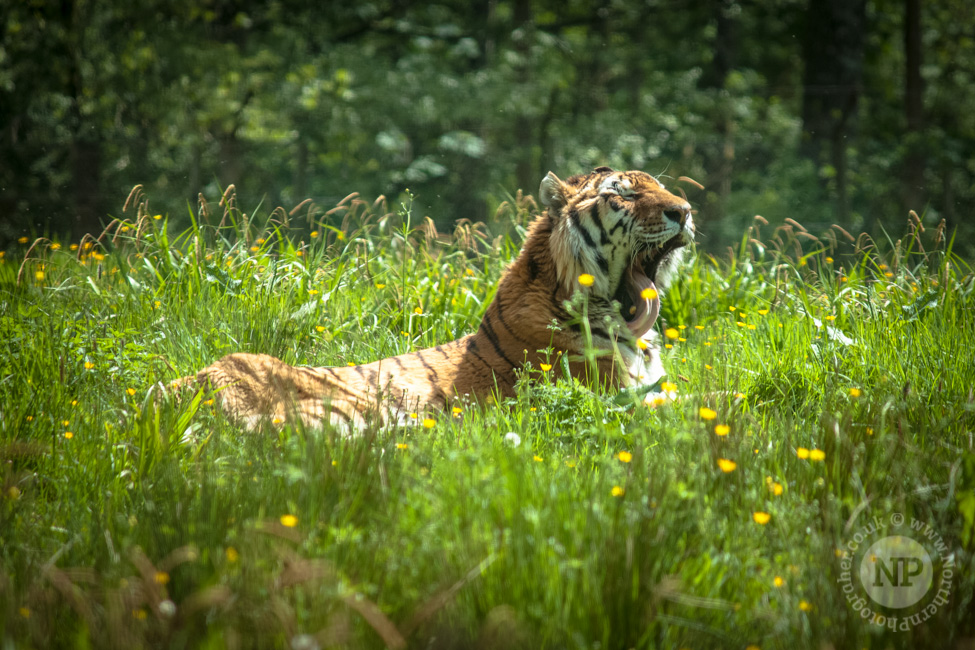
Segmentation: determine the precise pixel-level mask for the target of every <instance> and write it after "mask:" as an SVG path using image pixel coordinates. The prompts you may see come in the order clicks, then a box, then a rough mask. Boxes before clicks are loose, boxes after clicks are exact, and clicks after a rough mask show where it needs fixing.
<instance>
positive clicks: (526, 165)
mask: <svg viewBox="0 0 975 650" xmlns="http://www.w3.org/2000/svg"><path fill="white" fill-rule="evenodd" d="M533 18H534V16H533V13H532V6H531V2H530V0H520V1H519V2H516V3H515V13H514V30H515V31H520V32H521V34H520V38H518V39H517V40H516V41H515V43H514V48H515V50H516V51H517V52H518V53H519V54H520V55H521V57H522V64H521V69H520V70H519V72H518V77H519V78H518V81H519V85H520V86H521V87H522V88H524V89H525V90H524V92H529V88H530V87H531V85H532V83H533V82H534V75H533V74H532V73H533V70H532V64H531V62H530V60H529V58H530V57H531V45H532V40H533V39H534V24H533V22H532V21H533ZM533 127H534V124H533V123H532V117H531V116H530V115H525V114H524V113H519V114H518V115H517V116H516V117H515V124H514V134H515V147H516V148H517V151H518V154H517V156H518V158H517V161H516V163H515V187H517V188H519V189H522V190H524V191H525V192H528V193H531V192H533V191H534V190H535V185H536V183H538V181H539V180H540V179H535V178H533V175H534V171H535V166H534V165H533V164H532V158H533V155H532V154H533V149H534V146H535V140H534V137H533V134H534V128H533Z"/></svg>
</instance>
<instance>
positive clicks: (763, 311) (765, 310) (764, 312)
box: [758, 309, 768, 316]
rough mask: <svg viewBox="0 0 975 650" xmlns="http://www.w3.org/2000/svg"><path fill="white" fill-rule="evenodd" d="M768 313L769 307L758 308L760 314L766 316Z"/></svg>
mask: <svg viewBox="0 0 975 650" xmlns="http://www.w3.org/2000/svg"><path fill="white" fill-rule="evenodd" d="M766 314H768V309H759V310H758V315H759V316H765V315H766Z"/></svg>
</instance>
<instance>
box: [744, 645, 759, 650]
mask: <svg viewBox="0 0 975 650" xmlns="http://www.w3.org/2000/svg"><path fill="white" fill-rule="evenodd" d="M745 650H762V649H761V648H759V647H758V646H757V645H750V646H746V647H745Z"/></svg>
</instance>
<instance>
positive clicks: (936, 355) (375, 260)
mask: <svg viewBox="0 0 975 650" xmlns="http://www.w3.org/2000/svg"><path fill="white" fill-rule="evenodd" d="M136 199H138V197H136ZM224 204H225V205H227V206H230V207H227V208H226V209H225V208H223V207H220V208H214V207H213V206H204V207H203V208H202V209H201V210H198V211H197V212H195V213H194V214H193V217H194V226H193V227H191V228H190V229H188V230H185V231H181V232H176V231H175V230H171V227H170V225H169V223H168V220H167V219H165V218H156V216H157V215H150V213H149V212H147V211H145V209H144V204H141V205H143V207H142V208H139V207H134V208H133V209H135V211H136V212H135V215H134V216H133V217H132V218H131V220H119V221H116V222H114V223H113V224H112V225H111V226H110V228H109V229H108V230H107V231H106V232H105V233H103V234H102V235H101V236H100V237H90V238H86V239H84V240H82V241H80V242H52V241H49V240H43V239H42V240H32V239H29V238H27V239H25V240H24V241H22V242H19V243H17V244H16V245H15V246H14V247H13V248H11V249H9V250H7V251H5V252H4V255H3V256H2V257H0V283H2V284H0V301H2V303H0V304H2V311H0V319H2V327H3V332H4V336H3V337H2V341H0V346H2V355H0V378H2V381H0V398H2V401H0V404H2V410H0V431H2V448H0V454H2V457H0V460H2V465H0V480H2V490H0V539H2V549H0V630H2V632H0V634H2V635H3V636H4V639H5V641H7V640H9V641H10V642H11V643H12V644H14V645H15V646H16V647H21V646H28V647H30V646H33V647H50V646H55V645H58V646H71V645H79V646H80V645H89V646H92V647H138V646H140V645H158V646H185V645H193V646H196V645H211V646H213V647H225V646H226V647H239V646H241V645H243V646H257V647H278V646H285V645H290V646H291V647H329V646H339V647H341V646H356V647H403V645H404V644H407V643H408V644H410V645H412V646H416V647H426V646H428V645H430V644H431V643H432V639H434V638H441V639H442V638H451V639H456V640H457V644H458V645H460V646H464V647H468V646H474V645H476V644H481V645H480V647H500V645H499V644H506V647H523V648H535V647H586V648H588V647H596V646H597V645H598V646H600V647H604V648H605V647H638V648H665V647H675V648H676V647H688V648H743V647H752V646H753V647H758V648H778V647H828V646H833V647H857V648H861V647H862V648H888V647H903V648H908V647H944V645H943V644H944V643H945V639H946V635H949V636H951V635H955V636H961V635H963V634H969V633H970V630H967V628H965V627H964V626H965V625H967V624H968V623H965V621H966V620H967V617H968V611H969V609H968V608H969V607H970V598H971V595H972V582H973V579H972V572H971V550H972V546H973V539H972V526H973V519H975V492H973V488H975V475H973V472H975V456H973V453H972V451H971V442H970V432H971V431H972V430H973V429H975V407H973V396H972V386H973V385H975V355H973V352H972V349H973V346H972V341H975V316H973V307H975V305H973V302H975V300H973V295H972V293H973V286H975V278H973V276H972V274H971V271H970V269H969V267H968V266H967V265H966V264H965V263H964V262H963V261H962V260H959V259H957V258H955V257H954V256H953V255H952V254H951V252H950V246H949V244H947V243H945V242H943V241H941V242H932V241H928V240H924V241H923V244H924V246H926V248H925V249H924V252H922V251H921V250H920V249H919V247H920V245H921V244H922V240H921V238H920V235H918V236H917V237H912V236H910V235H908V236H907V237H905V238H904V239H903V240H901V241H900V242H897V243H896V245H892V246H890V247H889V248H888V250H885V251H880V250H878V249H877V248H876V247H874V246H873V245H872V244H870V243H869V242H864V241H861V242H860V243H859V244H857V245H855V244H854V243H852V242H847V243H843V241H842V239H841V238H840V239H838V238H837V236H834V237H832V238H831V237H830V236H824V237H823V238H820V239H818V240H815V241H809V240H806V239H803V241H802V242H798V243H800V244H802V246H799V247H797V245H796V244H797V238H796V235H795V230H794V229H791V228H792V227H791V226H788V227H783V228H781V229H779V230H777V231H775V232H773V233H770V234H769V235H768V236H767V237H764V238H763V236H762V233H761V232H760V231H759V230H757V229H756V230H753V231H752V232H750V233H748V235H747V236H745V237H743V239H742V241H741V243H740V245H739V246H738V247H737V249H736V251H735V253H734V254H732V255H731V256H728V257H725V258H722V259H718V258H713V257H710V256H707V255H701V256H699V257H698V259H697V260H696V261H695V262H693V263H692V264H691V265H690V266H688V267H687V268H686V269H685V270H684V271H683V272H682V275H681V277H680V279H679V280H678V282H677V284H676V286H674V287H673V288H672V290H670V291H669V292H668V293H667V294H666V295H665V296H664V297H663V303H662V317H661V322H660V323H659V324H658V327H659V329H660V331H661V334H662V335H663V342H664V344H665V345H666V346H667V347H666V348H665V349H664V355H665V365H666V366H667V368H668V370H669V373H670V374H669V377H668V380H667V381H666V382H664V383H663V384H662V385H661V387H660V388H661V390H662V391H663V392H664V393H666V394H667V395H668V396H670V399H663V398H661V399H660V401H659V402H658V404H657V405H656V407H655V408H648V407H646V406H644V405H642V404H639V403H630V402H628V401H627V400H626V399H615V398H614V396H612V395H602V394H594V393H593V392H591V391H589V390H587V389H586V388H585V387H582V386H579V385H578V384H574V383H572V382H567V381H559V382H557V383H552V382H551V381H536V382H533V383H530V382H526V383H525V384H524V385H523V387H522V390H521V392H520V393H519V395H518V397H517V398H515V399H513V400H510V401H509V402H507V403H502V404H494V405H490V406H487V407H486V408H483V409H481V408H476V407H465V408H460V407H457V408H454V409H453V410H452V411H451V412H450V413H445V414H442V415H438V416H436V417H433V414H423V413H418V414H416V417H415V418H414V420H415V422H416V425H415V426H411V427H406V428H402V429H392V430H382V431H377V430H369V431H367V432H366V434H364V435H363V436H360V437H356V438H347V437H343V436H342V435H340V434H339V433H337V432H334V431H331V430H327V429H326V430H325V431H324V432H317V433H316V432H311V431H304V430H301V429H297V430H296V429H290V428H285V429H284V430H283V431H280V432H277V431H274V430H270V429H269V430H267V431H265V432H263V433H261V434H257V435H253V434H244V433H242V432H241V431H240V430H238V429H236V428H235V427H234V426H233V425H232V424H230V423H229V422H228V421H227V420H226V419H224V418H223V416H222V415H220V414H219V413H218V412H217V411H216V410H215V405H214V402H213V400H212V399H206V400H204V399H203V398H202V397H197V398H195V399H189V400H186V401H185V402H181V403H176V402H173V401H170V400H162V401H157V399H156V398H157V395H158V393H157V388H156V385H157V384H158V383H159V382H163V383H165V382H168V381H171V380H173V379H175V378H176V377H179V376H181V375H184V374H187V373H189V372H191V371H193V370H196V369H198V368H200V367H202V366H204V365H206V364H208V363H210V362H212V361H213V360H215V359H216V358H218V357H220V356H221V355H223V354H226V353H229V352H233V351H249V352H266V353H269V354H273V355H276V356H278V357H280V358H282V359H284V360H285V361H288V362H290V363H307V364H316V365H346V364H350V363H352V364H355V363H363V362H367V361H372V360H375V359H377V358H380V357H383V356H389V355H392V354H398V353H402V352H407V351H410V350H415V349H419V348H422V347H426V346H429V345H434V344H436V343H442V342H444V341H448V340H451V339H453V338H456V337H458V336H460V335H462V334H465V333H467V332H470V331H472V330H473V329H474V328H475V327H476V326H477V323H478V321H479V318H480V315H481V314H482V313H483V310H484V309H485V307H486V305H487V304H488V302H489V301H490V299H491V296H492V294H493V288H494V286H495V285H496V282H497V280H498V278H499V276H500V273H501V271H502V269H503V268H504V266H505V264H506V263H507V262H508V261H509V260H510V259H511V257H512V256H513V255H514V254H515V252H516V251H517V249H518V245H519V242H520V240H519V237H520V234H521V233H523V232H524V230H523V228H524V225H525V224H526V223H527V219H528V216H529V215H528V214H526V211H525V209H524V206H518V205H515V206H509V207H510V210H509V211H508V212H507V213H505V215H504V216H505V218H506V219H507V220H508V221H509V222H512V227H511V228H510V232H504V233H499V236H498V237H495V236H491V235H488V234H487V231H486V230H485V229H483V228H480V227H478V228H473V227H468V226H464V227H462V228H461V229H460V230H459V231H458V232H457V233H455V235H454V236H453V237H442V236H439V235H438V234H437V233H435V232H431V230H430V228H429V224H427V225H426V226H423V227H418V224H419V221H418V220H416V219H414V218H413V217H412V215H410V214H409V207H408V206H401V207H399V208H397V209H396V210H394V211H392V212H391V213H390V212H388V211H387V209H386V208H385V207H384V206H382V205H377V206H371V205H369V204H366V203H364V202H362V201H360V200H358V199H355V198H351V199H350V200H349V201H347V202H346V203H344V204H343V206H344V207H343V206H340V207H339V208H338V209H337V210H335V211H332V213H331V214H330V215H327V216H324V215H323V214H322V212H321V211H317V212H315V211H313V210H309V211H308V212H307V214H306V213H305V212H302V213H301V219H300V223H299V222H298V220H297V218H295V221H292V222H289V221H288V217H289V216H290V217H292V218H294V217H295V215H285V214H284V211H275V212H274V213H273V214H272V215H271V217H272V219H271V220H268V219H267V218H265V219H264V220H263V221H261V220H259V219H257V218H256V217H254V216H253V215H251V216H245V215H243V214H242V213H241V212H239V211H237V210H236V209H235V208H233V207H232V206H233V204H234V200H233V198H232V193H230V194H228V196H227V197H225V201H224ZM138 205H140V204H139V201H138V200H135V202H134V203H133V206H138ZM211 210H213V211H214V212H213V213H212V214H211V212H210V211H211ZM218 212H222V213H223V214H222V215H221V214H217V213H218ZM296 214H297V213H296ZM757 227H758V226H756V228H757ZM766 229H767V227H766ZM790 229H791V230H790ZM831 232H833V231H831ZM800 239H802V238H800ZM813 239H815V238H813ZM577 280H578V282H579V283H580V285H582V286H588V285H587V284H586V282H587V281H588V282H589V284H592V282H591V278H582V277H580V278H577ZM553 359H555V357H553ZM532 376H533V377H535V378H536V379H539V378H547V379H558V378H560V377H562V369H561V366H560V365H559V362H557V361H554V360H553V362H552V363H551V364H548V363H546V364H542V365H541V368H540V369H534V370H533V374H532ZM638 401H639V400H635V402H638ZM893 512H898V513H902V514H903V515H905V516H906V517H909V518H910V517H914V518H916V519H918V520H919V521H923V522H925V523H927V524H929V525H930V526H931V528H932V529H934V530H936V531H937V532H938V533H939V534H940V535H941V536H942V538H943V540H944V541H945V543H946V544H947V545H948V547H949V548H950V549H951V551H952V552H953V553H954V558H955V563H956V566H955V573H954V576H955V577H954V582H953V586H952V593H951V597H950V599H949V602H948V604H947V605H945V606H942V607H940V608H939V609H938V612H937V614H936V618H935V620H934V622H933V623H931V622H929V623H928V626H927V627H919V628H915V629H913V630H911V631H909V632H897V631H890V630H885V629H883V628H878V627H877V626H870V625H868V624H867V623H864V622H863V621H862V620H861V619H860V617H859V616H858V615H857V613H856V612H855V611H854V610H853V608H852V607H851V606H850V604H849V603H848V601H847V599H846V595H845V594H844V593H843V591H842V589H841V587H840V585H839V584H838V582H837V576H838V572H839V560H840V558H841V554H840V551H839V549H842V548H843V546H844V544H845V542H846V540H847V538H848V537H849V535H851V534H852V532H853V531H855V530H856V529H857V528H859V527H860V526H861V525H862V524H863V523H864V522H867V521H870V519H871V518H872V517H874V516H881V517H883V516H887V515H889V514H890V513H893ZM935 629H936V632H935V631H932V630H935ZM499 630H503V631H504V634H505V635H506V636H504V637H503V638H504V640H503V641H493V643H494V644H495V645H494V646H491V645H490V644H491V643H492V639H497V638H499V637H496V636H492V635H496V634H499V632H498V631H499ZM966 630H967V631H966ZM303 644H304V645H303ZM486 644H487V645H486Z"/></svg>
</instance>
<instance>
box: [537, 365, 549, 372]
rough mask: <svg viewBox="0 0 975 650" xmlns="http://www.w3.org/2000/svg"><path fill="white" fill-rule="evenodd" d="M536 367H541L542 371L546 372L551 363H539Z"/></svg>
mask: <svg viewBox="0 0 975 650" xmlns="http://www.w3.org/2000/svg"><path fill="white" fill-rule="evenodd" d="M538 367H539V368H541V369H542V371H543V372H548V371H549V370H551V369H552V364H550V363H540V364H538Z"/></svg>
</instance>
